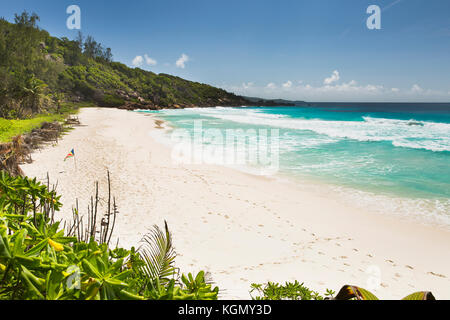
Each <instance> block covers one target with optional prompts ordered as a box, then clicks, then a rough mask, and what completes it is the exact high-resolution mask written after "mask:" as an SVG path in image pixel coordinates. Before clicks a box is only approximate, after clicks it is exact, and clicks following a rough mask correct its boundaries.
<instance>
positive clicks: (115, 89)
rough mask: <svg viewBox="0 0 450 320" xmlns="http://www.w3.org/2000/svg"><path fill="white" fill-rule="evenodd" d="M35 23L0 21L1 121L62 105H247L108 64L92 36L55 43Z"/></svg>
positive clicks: (107, 53)
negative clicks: (70, 102) (68, 102)
mask: <svg viewBox="0 0 450 320" xmlns="http://www.w3.org/2000/svg"><path fill="white" fill-rule="evenodd" d="M38 21H39V17H38V16H37V15H36V14H34V13H33V14H29V13H27V12H23V13H22V14H20V15H17V14H16V16H15V21H14V23H10V22H8V21H6V20H5V19H0V117H3V118H8V119H17V118H20V119H22V118H25V117H31V116H33V115H36V114H38V113H43V112H44V113H45V112H47V113H51V114H54V113H59V112H60V106H61V103H62V102H63V101H75V102H92V103H95V104H96V105H99V106H105V107H117V106H124V107H130V108H133V107H142V108H160V107H172V108H178V107H185V106H193V105H196V106H216V105H242V104H246V103H248V101H247V100H246V99H244V98H242V97H238V96H236V95H234V94H232V93H228V92H226V91H224V90H222V89H218V88H214V87H212V86H209V85H206V84H201V83H197V82H192V81H187V80H184V79H181V78H179V77H175V76H171V75H167V74H155V73H153V72H150V71H145V70H142V69H139V68H134V69H132V68H129V67H127V66H126V65H124V64H121V63H119V62H113V61H112V53H111V49H110V48H104V47H103V46H102V45H101V44H100V43H98V42H97V41H95V40H94V39H93V38H92V37H91V36H87V37H84V36H83V35H82V34H81V33H79V34H78V37H77V38H76V39H75V40H69V39H67V38H61V39H59V38H55V37H52V36H50V34H49V33H48V32H47V31H45V30H42V29H40V28H39V27H38V25H37V23H38Z"/></svg>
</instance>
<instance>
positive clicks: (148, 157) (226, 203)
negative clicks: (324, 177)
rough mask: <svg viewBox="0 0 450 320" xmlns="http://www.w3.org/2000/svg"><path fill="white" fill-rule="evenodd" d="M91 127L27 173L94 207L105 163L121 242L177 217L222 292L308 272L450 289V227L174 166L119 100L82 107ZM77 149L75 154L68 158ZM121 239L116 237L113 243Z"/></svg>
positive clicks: (389, 295)
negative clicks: (113, 103)
mask: <svg viewBox="0 0 450 320" xmlns="http://www.w3.org/2000/svg"><path fill="white" fill-rule="evenodd" d="M79 116H80V120H81V122H82V124H83V126H80V127H76V128H75V129H74V130H73V131H71V132H70V133H69V134H67V135H66V136H65V137H64V138H63V139H62V140H61V141H60V142H59V143H58V144H57V145H56V146H48V147H45V148H43V150H41V151H37V152H35V153H34V154H33V159H34V162H33V163H32V164H29V165H24V166H23V169H24V171H25V173H26V174H27V175H28V176H36V177H38V178H39V179H44V178H45V175H46V174H47V172H48V173H49V174H50V178H51V180H53V182H55V181H56V180H57V181H58V191H59V193H60V194H62V195H63V197H62V202H63V204H64V209H63V211H62V212H61V214H60V218H64V217H70V216H71V206H72V205H74V204H75V199H76V198H78V199H79V200H80V210H81V213H84V212H85V210H84V208H86V205H87V202H86V201H87V200H88V199H89V197H90V196H91V195H92V194H93V191H94V181H95V180H98V181H99V182H100V188H101V190H100V191H101V194H102V195H103V197H106V194H105V192H104V190H105V182H106V170H107V169H109V170H110V172H111V177H112V191H113V194H114V195H115V196H116V198H117V203H118V206H119V209H120V214H119V216H118V223H117V226H116V231H115V234H116V235H117V236H119V238H120V245H122V246H124V247H130V246H132V245H135V246H137V245H138V243H139V240H140V238H141V237H142V235H143V234H144V233H146V232H147V230H148V229H149V228H150V227H151V226H152V225H153V224H159V225H160V226H163V222H164V219H165V220H167V222H168V224H169V228H170V229H171V231H172V233H173V239H174V244H175V247H176V250H177V252H178V257H177V260H176V263H177V266H178V267H180V268H181V270H182V271H183V272H188V271H199V270H201V269H203V270H207V271H209V272H210V273H211V274H212V277H213V280H214V281H215V282H216V284H217V285H219V287H220V288H221V298H230V299H235V298H239V299H249V298H250V295H249V293H248V291H249V288H250V284H251V283H252V282H257V283H263V282H266V281H269V280H270V281H280V282H284V281H293V280H295V279H297V280H299V281H300V282H304V283H305V285H306V286H308V287H310V288H311V289H314V290H317V291H319V292H320V293H323V292H324V291H325V289H326V288H330V289H333V290H335V291H338V290H339V289H340V287H341V286H343V285H344V284H354V285H358V286H362V287H366V288H370V287H371V284H372V283H375V284H376V283H377V280H376V279H377V277H376V276H375V275H376V273H377V270H379V271H380V280H381V286H380V287H379V288H378V289H375V290H372V291H373V292H374V293H375V294H376V295H378V297H379V298H385V299H400V298H402V297H404V296H406V295H407V294H409V293H412V292H414V291H419V290H430V291H432V292H433V294H434V295H435V296H436V298H438V299H450V254H449V243H450V242H449V241H450V232H449V231H447V230H441V229H438V228H437V227H432V226H424V225H420V224H418V223H417V222H412V221H407V220H405V219H401V218H399V217H397V216H395V217H394V216H392V217H391V216H389V215H379V214H374V213H371V212H370V210H367V211H366V212H362V211H361V209H356V207H355V208H353V207H350V206H349V205H348V204H344V203H343V202H342V201H340V200H339V199H337V198H335V196H334V195H333V194H325V193H324V192H310V191H305V190H304V188H298V187H297V186H295V185H293V184H288V183H283V182H279V181H276V180H274V179H269V178H262V177H257V176H251V175H248V174H245V173H242V172H239V171H235V170H233V169H230V168H225V167H220V166H206V165H182V166H179V165H175V164H173V163H172V160H171V156H170V152H171V150H170V148H168V147H167V146H165V145H162V144H160V143H159V142H157V141H155V138H154V137H155V136H156V135H155V133H157V132H158V133H159V132H161V129H156V128H155V124H154V119H153V118H152V117H151V116H148V115H144V114H139V113H135V112H129V111H124V110H117V109H98V108H89V109H82V110H81V112H80V115H79ZM72 148H75V153H76V161H77V168H76V170H75V165H74V161H73V160H72V159H70V160H67V161H65V162H64V161H63V159H64V157H65V155H66V154H67V153H68V152H69V151H70V150H71V149H72ZM114 243H115V241H114Z"/></svg>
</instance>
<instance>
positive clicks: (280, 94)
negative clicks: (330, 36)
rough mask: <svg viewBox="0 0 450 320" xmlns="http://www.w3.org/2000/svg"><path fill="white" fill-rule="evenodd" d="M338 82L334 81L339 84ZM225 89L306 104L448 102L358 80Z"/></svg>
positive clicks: (434, 94)
mask: <svg viewBox="0 0 450 320" xmlns="http://www.w3.org/2000/svg"><path fill="white" fill-rule="evenodd" d="M333 77H334V79H338V78H340V77H339V73H338V72H337V71H336V72H333V74H332V75H331V77H330V78H333ZM335 81H337V80H333V81H332V82H335ZM222 87H223V89H225V90H228V91H231V92H234V93H236V94H239V95H244V96H251V97H261V98H266V99H274V98H282V99H288V100H304V101H348V102H352V101H353V102H360V101H367V102H386V101H393V102H402V101H417V102H434V101H435V102H442V101H447V100H448V97H449V96H448V95H449V94H450V92H447V91H448V90H444V91H439V90H433V89H426V88H422V87H420V86H419V85H418V84H415V85H413V86H412V87H411V88H409V89H408V88H404V89H402V88H398V87H385V86H383V85H381V84H370V83H369V84H359V83H358V82H356V81H355V80H350V81H348V82H342V81H341V82H339V83H332V84H327V83H324V84H311V83H306V82H299V81H295V82H292V81H286V82H284V83H283V82H282V83H278V84H277V83H275V82H269V83H268V84H267V85H263V84H259V85H258V84H255V83H253V82H248V83H243V84H241V85H238V86H226V85H224V86H222Z"/></svg>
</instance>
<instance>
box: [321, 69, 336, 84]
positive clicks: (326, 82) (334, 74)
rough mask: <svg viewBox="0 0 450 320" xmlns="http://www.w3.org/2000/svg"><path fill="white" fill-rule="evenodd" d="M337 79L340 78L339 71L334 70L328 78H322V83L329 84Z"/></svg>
mask: <svg viewBox="0 0 450 320" xmlns="http://www.w3.org/2000/svg"><path fill="white" fill-rule="evenodd" d="M339 79H340V76H339V71H337V70H334V71H333V73H332V74H331V76H330V77H329V78H325V79H324V80H323V84H326V85H330V84H332V83H333V82H336V81H339Z"/></svg>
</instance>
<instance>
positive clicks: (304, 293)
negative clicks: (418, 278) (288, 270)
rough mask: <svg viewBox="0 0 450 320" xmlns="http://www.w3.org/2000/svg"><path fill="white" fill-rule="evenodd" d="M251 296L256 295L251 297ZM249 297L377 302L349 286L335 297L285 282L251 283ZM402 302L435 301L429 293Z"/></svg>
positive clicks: (296, 282)
mask: <svg viewBox="0 0 450 320" xmlns="http://www.w3.org/2000/svg"><path fill="white" fill-rule="evenodd" d="M252 294H256V295H255V296H253V295H252ZM250 296H251V297H252V299H253V300H378V298H377V297H376V296H375V295H374V294H373V293H371V292H370V291H368V290H366V289H363V288H360V287H357V286H351V285H345V286H343V287H342V288H341V290H339V292H338V294H337V295H335V292H334V291H333V290H330V289H327V290H326V292H325V294H324V295H323V296H321V295H320V294H319V293H318V292H316V291H313V290H310V289H309V288H307V287H305V286H304V285H303V283H299V282H298V281H297V280H296V281H295V282H286V283H285V284H284V285H281V284H279V283H274V282H268V283H266V284H256V283H252V285H251V289H250ZM402 300H435V298H434V296H433V294H432V293H431V292H429V291H418V292H414V293H412V294H410V295H408V296H406V297H405V298H403V299H402Z"/></svg>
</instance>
